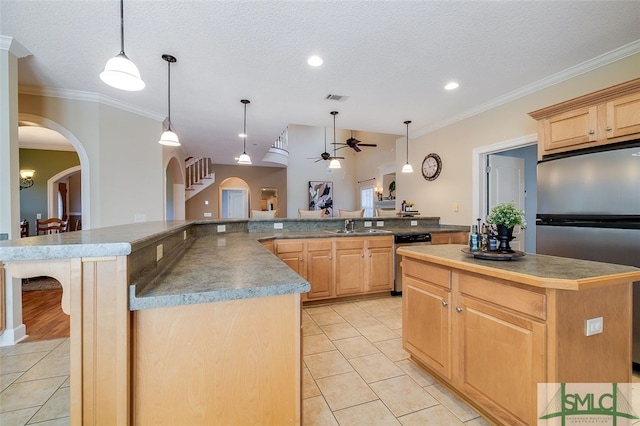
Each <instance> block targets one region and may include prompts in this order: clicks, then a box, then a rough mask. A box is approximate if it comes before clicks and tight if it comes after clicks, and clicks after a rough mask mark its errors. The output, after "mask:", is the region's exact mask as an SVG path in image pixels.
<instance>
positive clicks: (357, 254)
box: [336, 238, 365, 296]
mask: <svg viewBox="0 0 640 426" xmlns="http://www.w3.org/2000/svg"><path fill="white" fill-rule="evenodd" d="M364 275H365V269H364V239H363V238H336V296H344V295H348V294H359V293H362V292H364Z"/></svg>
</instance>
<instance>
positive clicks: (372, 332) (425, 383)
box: [0, 297, 640, 426]
mask: <svg viewBox="0 0 640 426" xmlns="http://www.w3.org/2000/svg"><path fill="white" fill-rule="evenodd" d="M401 309H402V308H401V298H398V297H387V298H381V299H375V300H363V301H356V302H348V303H337V304H331V305H325V306H318V307H306V308H304V310H303V317H302V319H303V324H304V328H303V330H304V340H303V343H304V346H303V355H304V371H303V374H304V377H303V378H304V385H303V397H304V408H303V415H304V424H305V426H309V425H322V426H325V425H341V426H344V425H367V426H369V425H384V426H387V425H447V426H452V425H486V424H487V422H485V421H484V420H483V419H482V418H480V417H479V416H478V414H477V413H476V412H475V411H474V410H472V409H471V408H469V407H468V406H467V405H465V404H464V403H462V402H461V401H460V400H458V399H457V398H455V397H454V396H453V395H451V394H450V393H449V392H447V391H446V390H445V389H443V388H442V387H441V386H440V385H438V384H436V383H435V382H434V381H433V380H432V379H431V378H430V377H429V376H428V375H426V374H425V373H423V372H422V371H421V370H420V369H418V368H417V367H416V366H415V365H414V364H413V363H411V362H410V361H409V360H408V359H407V357H408V354H407V353H406V352H405V351H404V350H403V349H402V342H401V322H402V319H401ZM634 381H638V382H640V378H638V377H634ZM633 401H634V402H635V404H634V405H635V407H636V408H635V412H637V413H640V407H638V405H639V404H638V403H639V402H640V383H638V384H637V387H636V386H635V385H634V388H633ZM636 423H637V424H640V422H636ZM27 424H28V425H36V424H37V425H42V426H43V425H68V424H69V339H54V340H45V341H39V342H29V343H20V344H18V345H15V346H11V347H0V425H2V426H14V425H16V426H17V425H27Z"/></svg>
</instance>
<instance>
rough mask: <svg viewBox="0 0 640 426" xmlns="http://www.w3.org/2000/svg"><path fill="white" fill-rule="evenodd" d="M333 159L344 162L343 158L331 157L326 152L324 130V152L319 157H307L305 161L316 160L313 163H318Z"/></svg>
mask: <svg viewBox="0 0 640 426" xmlns="http://www.w3.org/2000/svg"><path fill="white" fill-rule="evenodd" d="M333 159H338V160H344V157H335V156H334V157H332V156H331V154H329V153H328V152H327V128H326V127H325V128H324V152H323V153H322V154H320V157H307V160H316V161H314V163H317V162H318V161H322V160H325V161H327V160H333Z"/></svg>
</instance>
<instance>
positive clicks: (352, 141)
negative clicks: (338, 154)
mask: <svg viewBox="0 0 640 426" xmlns="http://www.w3.org/2000/svg"><path fill="white" fill-rule="evenodd" d="M334 145H342V146H341V147H340V148H338V149H342V148H353V150H354V151H355V152H360V151H362V150H361V149H360V147H361V146H378V145H377V144H375V143H362V142H361V141H359V140H358V139H356V138H354V137H353V130H352V131H351V137H350V138H349V139H347V140H346V141H345V143H334Z"/></svg>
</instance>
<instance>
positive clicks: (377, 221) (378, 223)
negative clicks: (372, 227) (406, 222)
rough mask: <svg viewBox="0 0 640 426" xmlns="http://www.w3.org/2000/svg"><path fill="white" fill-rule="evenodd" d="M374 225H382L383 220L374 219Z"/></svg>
mask: <svg viewBox="0 0 640 426" xmlns="http://www.w3.org/2000/svg"><path fill="white" fill-rule="evenodd" d="M376 226H384V220H376Z"/></svg>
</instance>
